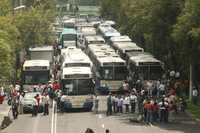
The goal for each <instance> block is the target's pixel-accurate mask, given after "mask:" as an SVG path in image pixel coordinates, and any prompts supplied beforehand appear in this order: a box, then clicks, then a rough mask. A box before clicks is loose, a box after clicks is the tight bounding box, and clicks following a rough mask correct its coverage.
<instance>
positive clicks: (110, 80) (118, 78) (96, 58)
mask: <svg viewBox="0 0 200 133" xmlns="http://www.w3.org/2000/svg"><path fill="white" fill-rule="evenodd" d="M87 52H88V55H89V56H90V58H91V60H92V62H93V72H94V77H95V88H96V89H97V90H99V91H105V90H108V91H113V92H116V91H118V90H119V89H120V88H122V84H123V81H124V80H126V76H127V74H128V71H127V68H126V62H125V61H124V60H123V59H121V58H120V57H119V55H118V54H116V53H115V51H114V49H112V48H111V47H109V46H108V45H105V44H104V45H96V46H95V45H89V46H88V51H87Z"/></svg>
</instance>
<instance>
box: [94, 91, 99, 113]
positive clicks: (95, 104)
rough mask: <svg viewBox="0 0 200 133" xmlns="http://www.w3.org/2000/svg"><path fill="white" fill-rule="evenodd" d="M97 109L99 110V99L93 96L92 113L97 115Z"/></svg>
mask: <svg viewBox="0 0 200 133" xmlns="http://www.w3.org/2000/svg"><path fill="white" fill-rule="evenodd" d="M98 108H99V97H98V96H97V95H95V98H94V112H95V113H96V114H97V113H98Z"/></svg>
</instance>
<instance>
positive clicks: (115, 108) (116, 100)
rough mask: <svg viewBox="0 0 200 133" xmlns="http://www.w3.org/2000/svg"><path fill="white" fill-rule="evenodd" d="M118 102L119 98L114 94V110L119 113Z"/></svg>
mask: <svg viewBox="0 0 200 133" xmlns="http://www.w3.org/2000/svg"><path fill="white" fill-rule="evenodd" d="M117 102H118V98H117V95H115V96H113V112H114V113H117Z"/></svg>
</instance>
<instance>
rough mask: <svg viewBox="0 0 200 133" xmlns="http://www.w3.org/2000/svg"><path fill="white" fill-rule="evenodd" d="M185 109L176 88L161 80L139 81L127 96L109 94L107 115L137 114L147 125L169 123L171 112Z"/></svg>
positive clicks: (184, 103)
mask: <svg viewBox="0 0 200 133" xmlns="http://www.w3.org/2000/svg"><path fill="white" fill-rule="evenodd" d="M126 87H127V85H126ZM129 90H130V88H129ZM185 108H186V101H185V100H184V98H179V97H178V96H177V94H176V89H175V88H174V87H171V86H167V85H166V84H165V83H164V82H162V81H159V80H158V81H146V82H143V83H142V82H140V81H137V84H136V85H135V86H134V88H133V89H131V90H130V91H126V93H125V94H114V93H113V94H112V93H110V94H109V96H108V97H107V112H106V114H107V115H108V116H109V115H112V114H113V113H137V114H139V117H138V119H139V120H143V121H144V122H146V123H153V122H168V117H169V115H170V113H171V112H175V113H178V111H184V110H185Z"/></svg>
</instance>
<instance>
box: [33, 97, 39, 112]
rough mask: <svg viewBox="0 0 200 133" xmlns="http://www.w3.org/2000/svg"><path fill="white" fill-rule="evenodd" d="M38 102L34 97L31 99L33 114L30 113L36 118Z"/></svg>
mask: <svg viewBox="0 0 200 133" xmlns="http://www.w3.org/2000/svg"><path fill="white" fill-rule="evenodd" d="M37 108H38V102H37V99H36V96H35V97H34V98H33V112H32V116H37V113H38V112H37V111H38V109H37Z"/></svg>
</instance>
